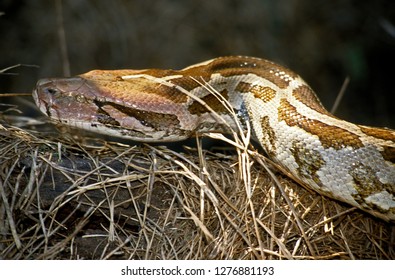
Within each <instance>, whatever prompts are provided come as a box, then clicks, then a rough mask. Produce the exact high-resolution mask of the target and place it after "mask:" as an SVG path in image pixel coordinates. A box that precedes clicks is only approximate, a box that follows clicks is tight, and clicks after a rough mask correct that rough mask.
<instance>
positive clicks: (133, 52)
mask: <svg viewBox="0 0 395 280" xmlns="http://www.w3.org/2000/svg"><path fill="white" fill-rule="evenodd" d="M0 34H1V40H0V53H1V56H0V57H1V59H0V72H2V73H0V93H10V92H15V93H17V92H31V90H32V89H33V88H34V86H35V84H36V81H37V80H38V79H40V78H44V77H56V76H68V75H69V74H71V75H76V74H80V73H83V72H87V71H89V70H92V69H117V68H136V69H137V68H152V67H155V68H173V69H178V68H183V67H185V66H188V65H190V64H193V63H196V62H200V61H203V60H207V59H210V58H213V57H217V56H224V55H249V56H257V57H262V58H266V59H270V60H273V61H275V62H277V63H280V64H283V65H285V66H287V67H289V68H291V69H292V70H294V71H296V72H297V73H299V74H300V75H301V76H302V77H303V78H304V79H305V80H306V81H307V82H308V83H309V84H310V85H311V86H312V88H313V89H314V90H315V91H316V92H317V94H318V96H319V98H320V99H321V100H322V102H323V103H324V105H325V106H326V107H327V108H328V109H330V108H331V106H332V105H333V103H334V101H335V99H336V96H337V94H338V92H339V91H340V88H341V86H342V84H343V82H344V80H345V78H346V77H350V84H349V85H348V87H347V90H346V94H345V97H344V99H343V101H342V103H341V104H340V107H339V108H338V110H337V112H336V115H337V116H339V117H341V118H344V119H347V120H350V121H352V122H356V123H363V124H369V125H375V126H387V127H392V128H395V108H394V105H395V87H394V83H395V71H394V65H395V1H392V0H387V1H383V0H381V1H378V0H365V1H356V0H332V1H326V0H249V1H240V0H222V1H202V0H162V1H138V0H129V1H127V0H113V1H108V0H94V1H93V0H87V1H82V0H63V1H61V0H37V1H28V0H24V1H23V0H1V2H0ZM17 64H27V65H36V66H38V67H29V66H20V67H17V68H13V69H10V70H8V71H5V69H6V68H8V67H10V66H13V65H17ZM26 99H28V100H31V99H29V98H26ZM4 102H6V99H5V98H2V99H1V100H0V103H4ZM8 102H14V103H15V102H17V101H8ZM24 113H26V114H30V113H31V112H30V111H29V112H24Z"/></svg>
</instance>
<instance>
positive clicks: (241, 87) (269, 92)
mask: <svg viewBox="0 0 395 280" xmlns="http://www.w3.org/2000/svg"><path fill="white" fill-rule="evenodd" d="M236 91H239V92H241V93H246V92H251V93H252V94H253V95H254V97H255V98H258V99H260V100H262V101H263V102H265V103H267V102H269V101H270V100H272V99H273V98H274V97H275V96H276V91H275V90H274V89H272V88H270V87H264V86H261V85H253V84H251V83H245V82H240V83H238V84H237V86H236Z"/></svg>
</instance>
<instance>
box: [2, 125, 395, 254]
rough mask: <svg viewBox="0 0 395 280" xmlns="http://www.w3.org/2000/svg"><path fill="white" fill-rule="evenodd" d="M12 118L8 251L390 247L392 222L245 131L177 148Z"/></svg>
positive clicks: (352, 250) (371, 250) (347, 250)
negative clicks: (300, 171)
mask: <svg viewBox="0 0 395 280" xmlns="http://www.w3.org/2000/svg"><path fill="white" fill-rule="evenodd" d="M7 122H8V124H5V122H4V120H3V125H2V126H1V129H0V155H1V158H0V193H1V198H0V229H1V232H0V257H1V258H3V259H394V258H395V253H394V240H393V239H391V236H392V238H393V236H394V232H393V226H391V224H388V223H385V222H382V221H380V220H378V219H375V218H373V217H371V216H370V215H367V214H365V213H363V212H360V211H359V210H356V209H354V208H351V207H349V206H347V205H343V204H339V203H337V202H335V201H332V200H330V199H327V198H324V197H322V196H320V195H318V194H316V193H313V192H310V191H307V190H306V189H304V188H302V187H300V186H299V185H297V184H296V183H294V182H293V181H292V180H290V179H288V178H287V177H285V176H284V175H282V173H280V172H278V171H277V169H276V168H275V166H274V165H272V164H270V163H269V162H267V161H266V160H265V158H264V157H262V156H260V155H258V154H257V153H256V152H254V151H253V150H251V146H248V147H249V149H247V148H246V147H245V145H243V141H242V139H241V140H240V139H236V140H235V141H236V143H234V144H235V145H236V147H235V149H234V150H233V152H232V153H230V154H229V155H227V154H226V153H224V152H211V151H207V150H205V149H202V148H201V147H200V145H199V143H200V142H199V141H197V143H198V145H195V146H194V147H192V148H188V147H184V148H183V149H182V151H181V152H175V151H174V150H170V149H168V148H166V147H161V146H150V145H146V144H139V145H134V146H130V145H126V144H120V143H115V142H108V141H104V140H100V139H94V138H89V137H79V138H77V140H76V138H75V137H74V138H73V137H71V136H70V135H78V134H79V132H78V133H75V132H74V133H72V134H67V133H64V134H62V135H63V136H59V135H60V134H59V133H57V132H56V129H54V128H53V127H52V128H49V131H52V133H43V132H38V131H37V129H38V127H39V124H38V122H37V121H35V120H33V119H28V118H16V119H15V118H13V119H12V121H10V120H8V121H7ZM10 123H11V124H13V125H17V126H18V127H19V128H18V127H16V126H12V125H10ZM44 126H45V127H46V128H48V127H50V125H49V124H45V125H44ZM20 127H23V129H22V128H20ZM54 135H55V137H54ZM211 136H212V137H218V135H211ZM56 137H58V138H56ZM229 141H230V140H229ZM232 141H233V140H232ZM229 146H230V145H229ZM268 172H269V173H268Z"/></svg>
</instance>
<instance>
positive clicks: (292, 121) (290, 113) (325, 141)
mask: <svg viewBox="0 0 395 280" xmlns="http://www.w3.org/2000/svg"><path fill="white" fill-rule="evenodd" d="M278 120H279V121H285V122H286V123H287V125H289V126H296V127H300V128H301V129H303V130H305V131H306V132H308V133H310V134H313V135H316V136H318V138H319V139H320V141H321V144H322V146H323V147H325V148H330V147H332V148H334V149H336V150H339V149H342V148H344V147H347V146H349V147H354V148H360V147H362V146H363V144H362V142H361V140H360V139H359V136H358V135H356V134H353V133H351V132H349V131H348V130H345V129H342V128H340V127H337V126H332V125H327V124H325V123H323V122H320V121H317V120H314V119H309V118H307V117H306V116H303V115H301V114H299V112H298V111H297V110H296V108H295V107H294V106H293V105H291V104H290V103H289V102H288V101H287V100H286V99H285V98H283V99H281V100H280V108H279V109H278Z"/></svg>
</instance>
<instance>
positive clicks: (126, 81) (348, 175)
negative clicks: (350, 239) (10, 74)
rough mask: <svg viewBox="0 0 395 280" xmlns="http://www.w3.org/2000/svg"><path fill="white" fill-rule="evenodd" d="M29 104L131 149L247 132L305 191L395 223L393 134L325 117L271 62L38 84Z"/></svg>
mask: <svg viewBox="0 0 395 280" xmlns="http://www.w3.org/2000/svg"><path fill="white" fill-rule="evenodd" d="M214 93H217V94H214ZM33 98H34V100H35V102H36V104H37V106H38V107H39V108H40V110H41V111H42V112H43V113H44V114H46V115H47V116H49V117H50V118H51V119H53V120H54V121H56V122H60V123H64V124H67V125H69V126H74V127H79V128H83V129H88V130H92V131H96V132H99V133H104V134H108V135H112V136H118V137H124V138H130V139H133V140H136V141H144V142H160V141H178V140H183V139H185V138H188V137H191V136H193V135H195V134H196V133H198V132H199V133H200V132H210V131H215V132H224V133H226V132H229V128H235V127H237V125H238V124H239V126H240V125H241V126H242V128H243V129H246V128H247V126H249V127H251V128H252V132H253V137H254V139H255V140H256V141H257V142H258V143H260V145H261V146H262V147H263V149H264V150H265V151H266V153H267V154H268V155H269V156H270V157H271V158H272V159H273V160H275V161H276V162H277V163H278V164H280V165H281V166H282V168H284V169H285V170H287V171H288V172H290V173H291V174H292V175H293V176H294V177H296V178H297V179H298V180H299V181H301V182H302V183H303V184H304V185H307V186H308V187H310V188H312V189H314V190H315V191H317V192H319V193H321V194H323V195H326V196H328V197H330V198H333V199H337V200H340V201H343V202H346V203H348V204H350V205H353V206H356V207H358V208H360V209H362V210H364V211H366V212H368V213H370V214H373V215H374V216H376V217H379V218H381V219H384V220H385V221H395V131H394V130H390V129H386V128H374V127H368V126H362V125H356V124H353V123H350V122H347V121H344V120H341V119H339V118H336V117H334V116H333V115H331V114H330V113H329V112H328V111H327V110H326V109H325V108H324V107H323V106H322V105H321V103H320V101H319V99H318V98H317V96H316V95H315V93H314V92H313V90H312V89H311V88H310V87H309V86H308V85H307V84H306V83H305V82H304V81H303V80H302V79H301V78H300V77H299V76H298V75H297V74H295V73H294V72H292V71H290V70H288V69H287V68H284V67H282V66H280V65H277V64H275V63H273V62H270V61H267V60H264V59H259V58H252V57H241V56H230V57H220V58H216V59H212V60H209V61H205V62H202V63H198V64H195V65H192V66H189V67H187V68H184V69H182V70H160V69H145V70H111V71H107V70H93V71H90V72H87V73H85V74H82V75H79V76H76V77H71V78H53V79H42V80H40V81H39V82H38V83H37V87H36V88H35V90H34V91H33ZM224 100H226V101H227V103H225V102H224ZM226 104H230V105H231V108H227V105H226ZM232 110H233V112H234V113H235V114H233V115H232V114H231V113H230V112H231V111H232ZM235 115H236V116H237V117H236V118H235V117H234V116H235Z"/></svg>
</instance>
